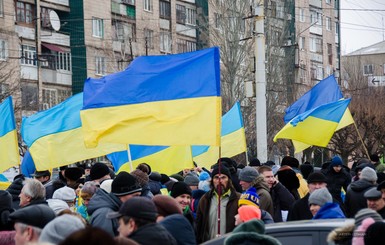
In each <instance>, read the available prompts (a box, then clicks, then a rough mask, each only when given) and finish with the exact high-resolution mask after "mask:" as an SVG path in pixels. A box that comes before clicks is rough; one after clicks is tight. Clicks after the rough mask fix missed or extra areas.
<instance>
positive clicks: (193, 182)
mask: <svg viewBox="0 0 385 245" xmlns="http://www.w3.org/2000/svg"><path fill="white" fill-rule="evenodd" d="M184 182H185V183H186V184H187V185H188V186H198V184H199V178H198V176H197V175H196V174H195V173H191V172H190V173H188V174H187V175H186V176H185V177H184Z"/></svg>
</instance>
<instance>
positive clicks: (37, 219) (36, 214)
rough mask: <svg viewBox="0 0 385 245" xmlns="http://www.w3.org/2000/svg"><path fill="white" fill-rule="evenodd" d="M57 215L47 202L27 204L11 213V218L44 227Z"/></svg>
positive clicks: (14, 220)
mask: <svg viewBox="0 0 385 245" xmlns="http://www.w3.org/2000/svg"><path fill="white" fill-rule="evenodd" d="M55 217H56V215H55V213H54V211H53V210H52V209H51V208H50V207H48V205H46V204H36V205H31V206H26V207H23V208H21V209H18V210H16V211H15V212H13V213H11V214H10V215H9V219H10V220H11V221H13V222H20V223H23V224H26V225H31V226H35V227H38V228H40V229H43V228H44V226H45V225H46V224H48V222H50V221H51V220H53V219H54V218H55Z"/></svg>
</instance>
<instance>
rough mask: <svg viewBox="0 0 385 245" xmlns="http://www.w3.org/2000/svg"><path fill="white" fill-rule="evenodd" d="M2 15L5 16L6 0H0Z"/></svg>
mask: <svg viewBox="0 0 385 245" xmlns="http://www.w3.org/2000/svg"><path fill="white" fill-rule="evenodd" d="M0 17H4V0H0Z"/></svg>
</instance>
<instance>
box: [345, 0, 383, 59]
mask: <svg viewBox="0 0 385 245" xmlns="http://www.w3.org/2000/svg"><path fill="white" fill-rule="evenodd" d="M363 10H365V11H363ZM374 10H382V11H374ZM384 26H385V1H384V0H364V1H362V0H341V43H342V45H341V50H342V54H346V53H349V52H352V51H355V50H357V49H360V48H362V47H367V46H370V45H372V44H375V43H378V42H381V41H383V40H384V36H385V32H384V31H385V30H384Z"/></svg>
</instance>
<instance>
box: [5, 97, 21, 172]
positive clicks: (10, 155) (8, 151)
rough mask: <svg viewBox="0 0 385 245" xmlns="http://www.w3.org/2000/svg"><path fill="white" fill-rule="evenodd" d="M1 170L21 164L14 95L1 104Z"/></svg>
mask: <svg viewBox="0 0 385 245" xmlns="http://www.w3.org/2000/svg"><path fill="white" fill-rule="evenodd" d="M0 115H1V118H0V172H3V171H5V170H7V169H9V168H11V167H13V166H16V165H19V164H20V155H19V146H18V141H17V130H16V122H15V114H14V112H13V104H12V97H11V96H9V97H7V98H6V99H5V100H4V101H3V102H2V103H1V104H0Z"/></svg>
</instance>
